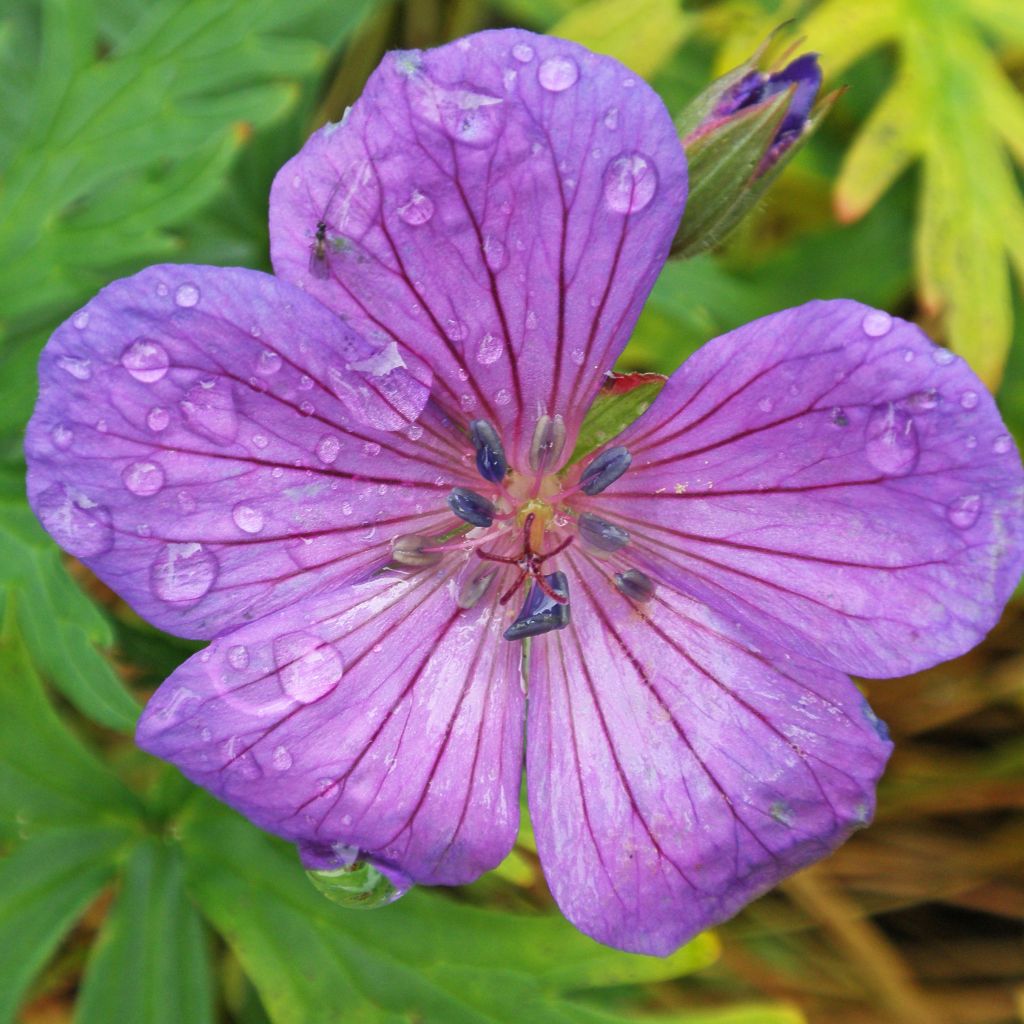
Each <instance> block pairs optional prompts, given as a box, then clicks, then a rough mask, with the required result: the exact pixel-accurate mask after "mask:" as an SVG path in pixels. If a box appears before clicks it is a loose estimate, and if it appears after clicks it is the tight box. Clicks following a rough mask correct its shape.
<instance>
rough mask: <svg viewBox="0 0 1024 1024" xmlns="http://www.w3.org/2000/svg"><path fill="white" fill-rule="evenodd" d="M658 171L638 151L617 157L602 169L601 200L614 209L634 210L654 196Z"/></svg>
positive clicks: (629, 211) (627, 211)
mask: <svg viewBox="0 0 1024 1024" xmlns="http://www.w3.org/2000/svg"><path fill="white" fill-rule="evenodd" d="M657 188H658V172H657V171H656V170H655V169H654V164H653V163H652V162H651V161H650V160H649V159H648V158H647V157H645V156H643V154H641V153H626V154H624V155H623V156H619V157H616V158H615V159H614V160H612V162H611V163H610V164H608V167H607V168H606V169H605V172H604V201H605V203H606V204H607V206H608V209H609V210H611V211H613V212H614V213H637V212H638V211H639V210H642V209H643V208H644V207H645V206H647V204H648V203H649V202H650V201H651V200H652V199H653V198H654V193H655V192H656V191H657Z"/></svg>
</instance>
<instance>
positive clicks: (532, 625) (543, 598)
mask: <svg viewBox="0 0 1024 1024" xmlns="http://www.w3.org/2000/svg"><path fill="white" fill-rule="evenodd" d="M544 582H545V583H546V584H547V586H548V589H549V590H551V592H552V593H553V594H557V595H558V596H559V597H560V598H562V600H561V601H557V600H555V598H553V597H551V596H550V595H548V594H545V593H544V591H543V590H542V589H541V588H540V586H539V585H538V583H537V581H536V580H534V582H533V584H532V585H531V587H530V593H529V594H527V595H526V603H525V604H524V605H523V610H522V611H521V612H520V613H519V617H518V618H517V619H516V621H515V622H513V623H512V625H511V626H509V627H508V629H506V630H505V639H506V640H525V639H526V638H527V637H528V636H540V635H541V633H550V632H551V631H552V630H553V629H565V627H566V626H568V625H569V581H568V580H567V579H566V578H565V573H564V572H553V573H551V574H550V575H548V576H545V577H544Z"/></svg>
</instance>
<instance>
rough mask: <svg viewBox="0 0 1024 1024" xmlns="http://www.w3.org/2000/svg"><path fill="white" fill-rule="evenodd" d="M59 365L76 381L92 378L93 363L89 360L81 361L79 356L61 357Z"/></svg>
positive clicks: (58, 361)
mask: <svg viewBox="0 0 1024 1024" xmlns="http://www.w3.org/2000/svg"><path fill="white" fill-rule="evenodd" d="M57 365H58V366H59V367H60V368H61V369H62V370H63V371H64V372H65V373H69V374H71V376H72V377H74V378H75V380H88V379H89V378H90V377H91V376H92V363H91V362H90V361H89V360H88V359H81V358H79V357H78V356H61V357H60V358H59V359H58V360H57Z"/></svg>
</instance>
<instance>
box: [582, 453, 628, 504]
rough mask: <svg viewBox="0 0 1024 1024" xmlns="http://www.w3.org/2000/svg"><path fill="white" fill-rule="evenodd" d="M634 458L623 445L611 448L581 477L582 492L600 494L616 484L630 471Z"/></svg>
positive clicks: (595, 460)
mask: <svg viewBox="0 0 1024 1024" xmlns="http://www.w3.org/2000/svg"><path fill="white" fill-rule="evenodd" d="M632 461H633V456H632V455H630V454H629V452H628V450H627V449H625V448H623V447H622V446H621V445H617V446H616V447H614V448H609V449H607V451H603V452H601V454H600V455H598V457H597V458H596V459H594V461H593V462H591V464H590V465H589V466H587V468H586V469H585V470H583V475H582V476H581V477H580V490H582V491H583V493H584V494H590V495H594V494H600V493H601V492H602V491H603V490H604V489H605V488H606V487H608V486H610V485H611V484H613V483H615V481H616V480H618V479H619V477H620V476H622V474H623V473H625V472H626V470H627V469H629V465H630V463H631V462H632Z"/></svg>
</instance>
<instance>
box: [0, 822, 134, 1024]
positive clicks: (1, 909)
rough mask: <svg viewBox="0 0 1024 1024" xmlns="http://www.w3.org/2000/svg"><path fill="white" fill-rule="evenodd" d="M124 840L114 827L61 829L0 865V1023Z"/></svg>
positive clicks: (107, 874) (105, 878)
mask: <svg viewBox="0 0 1024 1024" xmlns="http://www.w3.org/2000/svg"><path fill="white" fill-rule="evenodd" d="M125 838H126V837H125V833H124V831H123V830H118V829H111V828H99V827H83V828H76V829H66V830H61V831H58V832H50V833H48V834H47V835H45V836H40V837H38V838H36V839H33V840H31V841H30V842H28V843H25V845H24V846H22V847H20V848H19V849H18V850H16V851H15V852H14V853H13V854H11V855H10V856H9V857H7V858H6V859H4V860H2V861H0V893H3V899H2V900H0V949H2V950H4V954H3V955H2V956H0V1022H3V1024H6V1022H8V1021H12V1020H13V1019H14V1014H15V1011H16V1010H17V1007H18V1003H19V1001H20V1000H21V997H22V995H23V994H24V992H25V989H26V988H27V987H28V986H29V984H31V982H32V979H33V978H34V977H35V976H36V974H38V972H39V971H40V970H41V969H42V968H43V966H44V965H45V964H46V962H47V960H48V959H49V958H50V956H51V955H52V953H53V951H54V950H55V949H56V948H57V944H58V943H59V942H60V940H61V939H62V938H63V937H64V935H65V934H66V933H67V931H68V930H69V929H70V928H71V926H72V925H73V924H74V923H75V921H77V920H78V918H79V917H80V916H81V914H82V912H83V911H84V910H85V908H86V907H87V906H88V905H89V904H90V903H91V902H92V901H93V900H94V899H95V898H96V897H97V896H98V895H99V893H100V890H101V889H102V888H103V887H104V886H105V885H106V884H107V882H109V881H110V879H111V878H112V877H113V874H114V871H115V867H116V857H117V852H118V850H119V848H120V847H121V846H123V844H124V842H125ZM126 1019H128V1018H125V1017H119V1016H117V1015H114V1016H112V1017H110V1018H109V1020H110V1021H114V1020H126Z"/></svg>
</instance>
